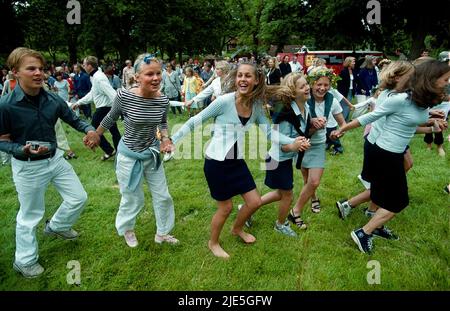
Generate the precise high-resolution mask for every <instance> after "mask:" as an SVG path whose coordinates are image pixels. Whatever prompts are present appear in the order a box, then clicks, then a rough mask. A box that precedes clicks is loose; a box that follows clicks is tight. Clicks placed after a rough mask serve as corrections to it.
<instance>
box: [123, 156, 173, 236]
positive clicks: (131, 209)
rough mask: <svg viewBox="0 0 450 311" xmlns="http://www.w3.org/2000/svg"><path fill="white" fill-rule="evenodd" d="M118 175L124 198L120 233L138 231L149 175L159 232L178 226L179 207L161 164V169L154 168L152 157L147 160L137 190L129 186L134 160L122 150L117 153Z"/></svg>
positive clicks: (160, 233)
mask: <svg viewBox="0 0 450 311" xmlns="http://www.w3.org/2000/svg"><path fill="white" fill-rule="evenodd" d="M116 160H117V166H116V175H117V180H118V182H119V186H120V193H121V195H122V199H121V200H120V206H119V212H118V213H117V216H116V229H117V233H118V234H119V235H124V234H125V232H126V231H128V230H134V226H135V224H136V217H137V215H138V214H139V212H140V211H141V210H142V208H143V207H144V191H143V189H142V183H143V180H144V178H145V180H146V181H147V185H148V187H149V190H150V193H151V194H152V202H153V210H154V213H155V218H156V233H157V234H159V235H166V234H168V233H169V232H170V231H171V230H172V229H173V227H174V223H175V210H174V207H173V200H172V197H171V196H170V194H169V189H168V188H167V182H166V175H165V172H164V167H163V165H162V163H161V165H160V166H159V168H158V169H157V170H152V169H151V164H152V160H147V161H144V174H143V176H141V177H140V181H139V185H138V186H137V188H136V190H135V191H131V190H130V189H128V188H127V182H128V177H129V174H130V171H131V169H132V167H133V164H134V160H133V159H131V158H129V157H127V156H124V155H123V154H121V153H118V155H117V159H116Z"/></svg>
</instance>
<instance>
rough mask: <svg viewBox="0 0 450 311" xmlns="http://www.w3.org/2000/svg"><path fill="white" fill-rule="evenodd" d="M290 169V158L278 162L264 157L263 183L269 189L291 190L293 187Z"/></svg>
mask: <svg viewBox="0 0 450 311" xmlns="http://www.w3.org/2000/svg"><path fill="white" fill-rule="evenodd" d="M292 171H293V170H292V159H289V160H286V161H281V162H278V161H276V160H274V159H272V158H271V157H269V158H267V159H266V178H265V180H264V184H265V185H266V186H267V187H269V188H271V189H281V190H291V189H292V188H293V187H294V177H293V172H292Z"/></svg>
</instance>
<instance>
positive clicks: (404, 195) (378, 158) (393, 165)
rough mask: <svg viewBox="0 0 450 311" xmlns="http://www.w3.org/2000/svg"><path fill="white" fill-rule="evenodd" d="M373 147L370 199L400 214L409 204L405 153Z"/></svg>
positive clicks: (375, 145)
mask: <svg viewBox="0 0 450 311" xmlns="http://www.w3.org/2000/svg"><path fill="white" fill-rule="evenodd" d="M372 146H373V147H372V149H371V154H370V158H369V160H370V163H369V165H370V171H371V174H372V176H371V181H370V182H371V187H370V199H371V200H372V202H373V203H375V204H376V205H378V206H380V207H382V208H384V209H386V210H388V211H390V212H393V213H399V212H400V211H402V210H403V209H404V208H405V207H406V206H408V204H409V196H408V183H407V180H406V173H405V169H404V166H403V158H404V156H403V153H394V152H390V151H387V150H384V149H382V148H380V147H378V146H377V144H374V145H372Z"/></svg>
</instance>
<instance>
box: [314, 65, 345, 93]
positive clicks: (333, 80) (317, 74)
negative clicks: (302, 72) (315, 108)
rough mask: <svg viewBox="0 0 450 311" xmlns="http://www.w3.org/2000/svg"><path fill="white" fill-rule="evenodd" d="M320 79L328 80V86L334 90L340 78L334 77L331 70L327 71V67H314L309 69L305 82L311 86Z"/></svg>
mask: <svg viewBox="0 0 450 311" xmlns="http://www.w3.org/2000/svg"><path fill="white" fill-rule="evenodd" d="M322 77H327V78H328V79H330V85H331V86H332V87H333V88H336V86H337V82H338V81H339V80H341V77H340V76H338V75H336V74H335V73H334V72H333V69H329V68H327V67H316V68H313V69H311V71H310V72H309V73H308V75H307V76H306V80H307V81H308V83H309V84H310V85H312V84H314V82H316V81H317V80H319V79H320V78H322Z"/></svg>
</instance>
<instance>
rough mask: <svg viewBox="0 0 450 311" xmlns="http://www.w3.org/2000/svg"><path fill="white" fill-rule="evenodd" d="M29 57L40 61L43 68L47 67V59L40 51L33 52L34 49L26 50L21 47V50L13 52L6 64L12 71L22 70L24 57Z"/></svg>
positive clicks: (17, 49)
mask: <svg viewBox="0 0 450 311" xmlns="http://www.w3.org/2000/svg"><path fill="white" fill-rule="evenodd" d="M27 56H30V57H34V58H37V59H39V60H40V61H41V63H42V66H45V59H44V56H42V54H41V53H39V52H38V51H35V50H32V49H29V48H24V47H19V48H16V49H14V50H13V51H12V52H11V54H9V56H8V59H7V61H6V64H7V66H8V67H9V68H10V69H11V70H12V69H15V70H18V69H19V68H20V65H22V61H23V59H24V57H27Z"/></svg>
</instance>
